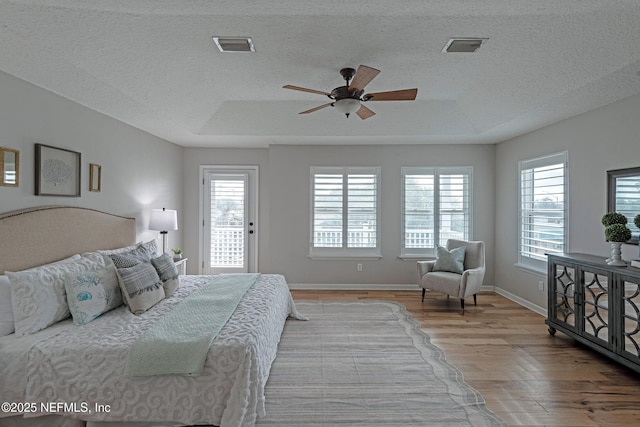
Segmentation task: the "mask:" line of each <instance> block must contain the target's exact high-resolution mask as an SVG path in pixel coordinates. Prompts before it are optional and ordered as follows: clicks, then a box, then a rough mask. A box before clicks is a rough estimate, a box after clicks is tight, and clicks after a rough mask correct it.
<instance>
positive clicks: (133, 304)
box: [118, 262, 164, 314]
mask: <svg viewBox="0 0 640 427" xmlns="http://www.w3.org/2000/svg"><path fill="white" fill-rule="evenodd" d="M118 279H119V280H118V281H119V282H120V289H121V290H122V295H123V296H124V299H125V301H126V302H127V305H128V306H129V310H131V312H132V313H133V314H142V313H144V312H145V311H147V310H148V309H150V308H151V307H153V306H154V305H156V304H157V303H158V302H160V301H162V300H163V299H164V289H163V287H162V282H161V281H160V277H159V276H158V273H157V272H156V269H155V268H153V266H152V265H151V263H149V262H141V263H140V264H136V265H134V266H133V267H129V268H119V269H118Z"/></svg>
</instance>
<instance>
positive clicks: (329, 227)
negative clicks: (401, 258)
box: [310, 167, 380, 257]
mask: <svg viewBox="0 0 640 427" xmlns="http://www.w3.org/2000/svg"><path fill="white" fill-rule="evenodd" d="M311 176H312V179H311V182H312V188H311V191H312V199H311V200H312V209H311V215H312V219H311V228H312V230H311V233H312V236H311V248H310V255H311V256H312V257H349V256H355V257H379V254H380V239H379V232H380V230H379V226H378V215H379V210H380V206H379V203H380V200H379V194H380V188H379V179H380V178H379V177H380V168H375V167H345V168H342V167H312V168H311Z"/></svg>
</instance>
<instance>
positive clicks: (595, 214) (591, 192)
mask: <svg viewBox="0 0 640 427" xmlns="http://www.w3.org/2000/svg"><path fill="white" fill-rule="evenodd" d="M639 111H640V96H634V97H631V98H627V99H625V100H622V101H619V102H616V103H614V104H610V105H608V106H605V107H602V108H599V109H597V110H593V111H590V112H587V113H584V114H582V115H580V116H577V117H573V118H570V119H567V120H564V121H562V122H558V123H556V124H554V125H551V126H548V127H546V128H543V129H540V130H537V131H534V132H531V133H529V134H526V135H523V136H520V137H518V138H515V139H512V140H509V141H506V142H503V143H501V144H498V145H497V147H496V165H497V166H498V168H497V172H496V183H495V193H496V209H495V212H496V219H495V222H496V242H495V260H496V261H495V271H496V274H495V284H496V286H497V287H498V288H500V289H502V290H505V291H507V292H509V293H511V294H513V295H515V296H516V297H518V298H522V299H524V300H526V301H528V302H530V303H533V304H535V305H538V306H540V307H543V308H546V306H547V302H546V274H533V273H531V272H529V271H526V270H522V269H519V268H518V267H517V266H516V265H515V264H516V263H517V261H518V257H517V254H518V248H517V244H518V239H517V237H518V236H517V229H518V227H517V219H518V218H517V215H518V188H517V187H518V161H519V160H526V159H530V158H535V157H538V156H541V155H545V154H551V153H556V152H559V151H563V150H567V151H568V157H569V180H568V181H569V236H568V238H569V248H568V250H569V252H584V253H591V254H596V255H602V256H603V257H605V258H606V257H607V256H608V255H609V254H610V252H611V249H610V246H609V245H608V244H607V243H606V242H605V239H604V229H603V227H602V225H601V224H600V218H601V217H602V215H603V214H604V213H606V209H607V199H606V197H607V196H606V194H607V193H606V172H607V170H610V169H620V168H627V167H637V166H640V139H639V136H640V120H638V112H639ZM630 257H633V258H637V257H638V246H632V245H623V258H624V259H629V258H630ZM539 280H544V281H545V291H544V292H540V291H539V290H538V281H539Z"/></svg>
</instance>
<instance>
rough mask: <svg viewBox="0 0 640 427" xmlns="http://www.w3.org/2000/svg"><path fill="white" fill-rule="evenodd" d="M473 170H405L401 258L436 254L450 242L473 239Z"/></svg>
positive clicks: (443, 168)
mask: <svg viewBox="0 0 640 427" xmlns="http://www.w3.org/2000/svg"><path fill="white" fill-rule="evenodd" d="M471 177H472V168H471V167H438V168H427V167H424V168H419V167H405V168H402V247H401V250H400V256H402V257H404V256H406V257H414V256H415V257H417V256H425V255H435V246H436V243H437V244H438V245H442V246H444V245H445V244H446V242H447V239H460V240H469V238H470V236H471V205H472V203H471Z"/></svg>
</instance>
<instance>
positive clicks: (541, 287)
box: [538, 280, 544, 292]
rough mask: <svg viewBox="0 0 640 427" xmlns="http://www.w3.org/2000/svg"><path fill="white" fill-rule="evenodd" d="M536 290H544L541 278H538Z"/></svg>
mask: <svg viewBox="0 0 640 427" xmlns="http://www.w3.org/2000/svg"><path fill="white" fill-rule="evenodd" d="M538 290H539V291H540V292H544V282H543V281H542V280H538Z"/></svg>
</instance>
